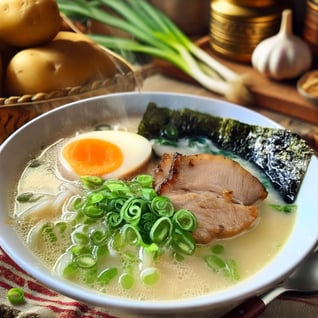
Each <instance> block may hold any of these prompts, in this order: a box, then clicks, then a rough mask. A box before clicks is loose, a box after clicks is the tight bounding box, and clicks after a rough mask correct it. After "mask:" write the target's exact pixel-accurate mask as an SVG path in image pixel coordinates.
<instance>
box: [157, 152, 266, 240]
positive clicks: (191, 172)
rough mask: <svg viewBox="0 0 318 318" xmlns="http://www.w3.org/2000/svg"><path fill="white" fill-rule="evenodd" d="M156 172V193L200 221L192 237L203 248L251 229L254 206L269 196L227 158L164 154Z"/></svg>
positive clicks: (253, 221)
mask: <svg viewBox="0 0 318 318" xmlns="http://www.w3.org/2000/svg"><path fill="white" fill-rule="evenodd" d="M154 172H155V173H154V186H155V189H156V191H157V192H158V193H159V194H160V195H164V196H167V197H169V198H170V199H171V201H172V203H173V204H174V206H175V209H180V208H184V209H188V210H190V211H192V212H193V213H194V214H195V216H196V217H197V220H198V228H197V229H196V231H195V232H194V233H193V236H194V238H195V240H196V242H197V243H201V244H206V243H209V242H210V241H212V240H213V239H215V238H228V237H232V236H235V235H238V234H240V233H242V232H244V231H245V230H247V229H248V228H250V227H251V226H252V225H253V224H254V223H255V222H256V220H257V219H258V210H257V207H256V206H255V205H254V204H255V203H256V202H258V201H260V200H264V199H265V198H266V196H267V191H266V190H265V188H264V186H263V185H262V184H261V183H260V182H259V180H258V179H257V178H256V177H254V176H253V175H252V174H250V173H249V172H248V171H247V170H245V169H244V168H243V167H242V166H241V165H240V164H239V163H237V162H235V161H233V160H231V159H228V158H226V157H224V156H219V155H211V154H198V155H181V154H178V153H175V154H164V155H163V156H162V158H161V160H160V162H159V163H158V166H157V167H156V169H155V171H154Z"/></svg>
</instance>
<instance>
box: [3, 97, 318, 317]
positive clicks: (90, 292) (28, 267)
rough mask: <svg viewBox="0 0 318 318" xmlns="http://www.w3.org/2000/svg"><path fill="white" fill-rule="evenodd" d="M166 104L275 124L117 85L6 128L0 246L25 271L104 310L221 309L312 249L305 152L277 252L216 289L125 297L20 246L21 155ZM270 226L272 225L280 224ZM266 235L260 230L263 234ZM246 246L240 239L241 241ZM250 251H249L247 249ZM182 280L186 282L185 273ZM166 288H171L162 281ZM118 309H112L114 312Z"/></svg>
mask: <svg viewBox="0 0 318 318" xmlns="http://www.w3.org/2000/svg"><path fill="white" fill-rule="evenodd" d="M150 102H154V103H156V104H157V105H159V106H162V107H169V108H172V109H182V108H185V107H187V108H192V109H194V110H198V111H200V112H204V113H208V114H212V115H215V116H220V117H226V118H233V119H237V120H239V121H242V122H246V123H248V124H253V125H260V126H266V127H273V128H280V126H279V125H278V124H277V123H275V122H273V121H272V120H270V119H268V118H266V117H264V116H262V115H260V114H258V113H256V112H254V111H251V110H249V109H247V108H244V107H241V106H238V105H234V104H231V103H228V102H224V101H219V100H216V99H210V98H204V97H197V96H190V95H183V94H170V93H152V92H149V93H139V92H133V93H118V94H110V95H105V96H98V97H92V98H89V99H85V100H81V101H77V102H73V103H70V104H67V105H65V106H61V107H59V108H57V109H54V110H51V111H49V112H47V113H45V114H43V115H40V116H39V117H37V118H36V119H33V120H32V121H30V122H29V123H27V124H26V125H25V126H23V127H22V128H20V129H19V130H17V131H16V132H15V133H14V134H12V135H11V136H10V137H9V138H8V139H7V140H6V141H5V142H4V143H3V144H2V145H1V153H0V165H1V167H2V169H1V170H0V182H1V191H0V222H1V231H0V244H1V247H2V248H3V250H4V251H5V252H6V253H7V254H8V255H9V256H10V257H11V258H12V259H13V260H14V261H15V262H16V263H17V264H18V265H19V266H20V267H21V268H22V269H23V270H25V271H26V272H27V273H28V274H29V275H31V276H32V277H34V278H35V279H37V280H38V281H39V282H41V283H42V284H44V285H45V286H47V287H49V288H51V289H53V290H55V291H58V292H60V293H62V294H64V295H66V296H68V297H71V298H74V299H77V300H80V301H83V302H85V303H88V304H92V305H96V306H100V307H103V308H106V309H107V310H109V311H110V312H115V313H120V312H124V313H125V314H124V316H125V317H126V316H127V315H128V314H129V313H130V314H136V315H137V314H138V315H139V314H140V315H164V314H167V315H169V314H182V315H183V314H184V315H185V314H186V313H189V312H197V313H199V312H204V311H209V312H212V311H216V312H217V311H219V310H220V311H221V310H223V308H229V306H233V305H234V304H236V303H238V302H240V301H242V300H244V299H246V298H247V297H249V296H252V295H257V294H260V293H262V292H264V291H266V290H267V289H269V288H270V287H272V286H274V285H275V284H277V283H279V282H280V281H281V280H282V279H284V278H285V277H287V275H288V274H290V273H291V271H292V270H293V269H295V267H296V266H298V265H299V264H300V263H301V261H302V260H303V259H304V258H305V257H306V256H307V255H308V254H309V253H310V252H311V251H312V250H313V249H314V247H315V245H316V243H317V239H318V196H317V195H316V189H317V188H318V179H317V177H316V176H317V173H318V161H317V158H316V157H312V159H311V161H310V164H309V167H308V169H307V172H306V175H305V177H304V180H303V182H302V185H301V188H300V191H299V193H298V196H297V200H296V204H297V206H298V209H297V212H296V216H295V221H294V223H293V226H292V229H291V231H290V234H289V235H288V237H287V238H286V240H285V242H284V244H282V246H281V247H280V248H279V250H278V251H277V253H276V254H275V255H274V256H273V257H272V258H271V259H270V260H269V261H268V262H266V263H265V264H264V265H263V266H262V267H261V268H260V269H259V270H257V271H256V272H255V273H253V274H252V275H250V276H248V277H247V278H246V279H242V280H239V281H238V282H236V283H235V284H233V285H231V286H228V287H227V288H224V289H221V290H218V291H216V292H209V293H206V294H204V293H201V294H200V295H196V296H195V297H191V296H189V297H186V298H180V299H178V298H177V299H173V300H162V301H161V300H159V301H158V300H153V299H147V298H144V299H131V298H127V297H120V296H112V295H110V294H108V293H107V292H98V291H96V290H94V289H92V288H89V287H85V286H82V285H79V284H77V283H75V282H71V281H69V280H67V279H65V278H62V277H60V276H57V275H56V274H55V273H54V272H52V270H51V269H49V268H47V267H46V266H45V265H44V263H43V262H42V261H41V260H40V259H39V258H38V257H37V256H36V255H35V254H34V253H33V252H32V251H31V250H30V249H29V248H28V247H27V245H26V243H25V242H24V241H23V240H22V239H21V237H20V236H19V235H17V232H16V231H15V229H14V228H13V227H12V225H10V224H11V222H8V220H9V214H10V211H11V209H12V208H13V203H12V201H13V199H14V198H13V193H14V192H15V189H16V185H17V182H18V179H19V178H20V176H21V173H22V171H23V169H24V167H25V165H26V163H27V162H28V161H29V160H31V159H32V158H34V156H35V155H36V154H39V153H40V152H41V151H42V150H43V149H44V148H45V147H47V146H49V145H51V144H54V143H55V142H56V141H57V140H60V139H62V138H64V137H65V136H69V135H70V134H74V133H75V132H76V131H79V130H81V129H84V128H85V127H95V126H96V125H99V124H105V123H106V124H107V122H108V120H109V118H115V121H121V123H123V125H127V126H129V125H130V123H131V120H130V119H131V118H138V116H139V117H140V118H141V116H142V114H143V113H144V111H145V109H146V107H147V105H148V103H150ZM280 228H281V227H280V226H277V231H280ZM262 239H263V240H266V238H262ZM244 248H246V247H242V249H244ZM251 258H252V257H251ZM187 284H189V286H191V285H192V284H193V282H192V281H188V282H187ZM166 288H167V289H169V288H171V287H170V286H166ZM118 315H119V314H118Z"/></svg>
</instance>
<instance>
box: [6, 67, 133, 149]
mask: <svg viewBox="0 0 318 318" xmlns="http://www.w3.org/2000/svg"><path fill="white" fill-rule="evenodd" d="M137 75H138V74H136V73H135V72H133V71H131V72H129V73H126V74H120V73H118V74H116V75H115V76H114V77H113V78H108V79H105V80H99V81H94V82H92V83H89V84H87V85H85V86H78V87H70V88H65V89H63V90H59V91H54V92H51V93H48V94H46V93H38V94H35V95H24V96H11V97H8V98H0V143H2V142H3V141H4V140H5V139H6V138H7V137H8V136H9V135H10V134H12V133H13V132H14V131H15V130H16V129H17V128H19V127H21V126H22V125H24V124H25V123H27V122H28V121H29V120H31V119H33V118H35V117H37V116H38V115H40V114H43V113H45V112H47V111H49V110H51V109H53V108H56V107H59V106H61V105H64V104H67V103H70V102H73V101H77V100H80V99H84V98H88V97H93V96H98V95H103V94H108V93H116V92H125V91H132V90H134V89H135V88H136V86H137V80H136V76H137Z"/></svg>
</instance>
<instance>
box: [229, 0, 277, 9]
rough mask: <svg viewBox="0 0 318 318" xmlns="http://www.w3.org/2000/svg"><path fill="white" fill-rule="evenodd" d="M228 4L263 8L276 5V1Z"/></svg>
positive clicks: (244, 0)
mask: <svg viewBox="0 0 318 318" xmlns="http://www.w3.org/2000/svg"><path fill="white" fill-rule="evenodd" d="M228 2H230V3H233V4H236V5H238V6H244V7H250V8H263V7H267V6H272V5H275V4H276V2H277V1H276V0H228Z"/></svg>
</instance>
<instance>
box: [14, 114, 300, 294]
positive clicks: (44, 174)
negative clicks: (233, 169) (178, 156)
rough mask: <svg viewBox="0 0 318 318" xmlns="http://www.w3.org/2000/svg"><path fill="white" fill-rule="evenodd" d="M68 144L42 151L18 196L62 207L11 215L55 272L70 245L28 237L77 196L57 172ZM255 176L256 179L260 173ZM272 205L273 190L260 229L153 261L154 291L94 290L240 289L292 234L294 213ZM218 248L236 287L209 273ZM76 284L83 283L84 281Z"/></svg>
mask: <svg viewBox="0 0 318 318" xmlns="http://www.w3.org/2000/svg"><path fill="white" fill-rule="evenodd" d="M138 122H139V120H138V119H136V120H131V121H130V122H129V126H128V124H127V122H126V123H125V124H122V123H119V124H118V125H116V129H127V130H129V131H136V127H137V124H138ZM65 142H66V140H64V139H61V140H59V141H57V142H56V143H55V144H53V145H51V146H49V147H47V148H46V149H45V150H44V151H42V152H41V154H39V157H38V159H39V160H40V161H41V162H42V163H43V164H41V165H39V166H38V167H36V168H30V167H28V166H27V167H26V168H25V170H24V172H23V174H22V175H21V178H20V180H19V183H18V186H17V194H20V193H25V192H36V193H41V194H49V195H51V196H52V197H54V196H56V195H57V194H58V193H66V194H65V196H64V197H62V199H61V202H59V203H58V204H57V205H55V206H58V208H57V209H56V208H54V207H52V205H47V206H46V205H45V204H44V205H43V206H44V207H43V208H42V209H37V211H36V212H34V209H33V207H34V206H35V205H37V206H38V205H39V203H41V200H42V201H43V200H44V199H43V198H40V199H39V200H37V201H36V202H31V203H18V202H15V204H14V209H13V212H12V217H13V219H14V226H15V228H16V231H17V233H18V234H19V236H20V237H21V238H22V240H23V241H25V242H26V244H27V245H28V246H29V247H30V248H31V250H32V251H33V252H34V253H35V254H36V255H37V256H38V257H39V259H40V260H41V261H42V262H43V263H44V264H45V265H46V266H48V267H49V268H51V269H52V270H53V268H54V266H55V263H56V261H57V259H58V258H59V257H60V255H61V253H63V251H64V249H66V248H67V247H68V246H69V242H68V241H67V240H65V241H64V243H65V244H64V246H63V244H62V245H61V244H59V245H58V246H53V247H52V246H50V244H46V243H45V242H40V243H39V244H34V242H32V244H31V243H30V242H31V241H30V239H29V235H30V230H31V229H32V228H33V227H34V226H35V225H36V224H37V223H38V222H43V221H46V220H48V221H56V220H58V219H59V217H60V216H61V211H62V210H63V209H65V207H66V206H67V205H66V203H67V202H68V200H70V198H71V196H72V195H74V193H76V191H77V188H78V184H77V182H68V181H67V180H65V179H63V178H62V177H61V175H60V174H59V173H58V172H57V166H58V162H57V153H58V151H59V149H60V148H61V146H62V145H63V144H64V143H65ZM246 167H247V168H248V169H249V170H251V171H252V170H253V168H251V166H250V165H248V166H246ZM152 169H153V162H152V163H151V164H150V165H149V167H148V168H147V169H146V170H145V172H150V171H152ZM254 172H255V174H257V171H254ZM67 193H69V195H67ZM44 197H47V196H44ZM272 203H276V204H284V203H283V202H282V201H281V200H280V198H279V197H278V195H277V193H276V192H275V191H273V190H270V191H269V195H268V197H267V199H266V200H265V201H264V202H262V203H261V204H260V206H259V219H258V222H257V224H255V225H254V226H253V227H252V228H251V229H249V230H248V231H247V232H245V233H243V234H241V235H239V236H237V237H234V238H231V239H222V240H215V241H213V242H212V243H211V244H210V246H198V248H197V250H196V252H195V254H194V255H192V256H187V257H185V259H184V260H183V261H181V262H177V261H176V260H174V259H173V258H172V257H171V255H164V256H162V257H160V258H159V259H158V260H156V261H155V265H156V267H157V268H159V271H160V280H159V282H157V283H156V284H155V285H154V286H145V285H144V284H143V283H142V282H140V281H138V280H136V283H135V285H134V286H133V288H131V289H128V290H127V289H123V288H122V287H121V286H119V284H118V283H117V281H116V280H113V281H112V282H111V283H110V284H109V285H107V286H106V287H101V286H100V285H98V284H94V283H93V284H92V285H90V287H92V288H94V289H96V290H100V291H101V292H106V293H107V294H112V295H117V296H125V297H129V298H137V299H147V300H149V299H151V300H173V299H180V298H187V297H193V296H200V295H202V294H206V293H213V292H218V291H220V290H223V289H225V288H229V287H231V286H233V284H238V283H239V282H240V281H242V280H245V279H247V278H249V277H251V276H252V275H254V274H255V273H257V272H258V271H259V270H260V269H262V268H263V267H264V266H265V265H266V264H267V263H269V262H271V260H273V258H274V257H275V256H276V255H277V254H278V253H279V251H280V249H281V247H282V246H283V245H284V243H285V242H286V240H287V239H288V237H289V235H290V233H291V231H292V228H293V225H294V222H295V218H296V212H293V213H289V214H286V213H282V212H278V211H276V210H274V209H273V208H271V207H270V206H269V204H272ZM32 211H33V212H32ZM28 242H29V243H28ZM215 244H222V245H223V246H224V253H223V254H222V257H223V258H224V259H233V260H235V261H236V263H237V268H238V271H239V275H240V280H239V281H238V282H234V283H233V282H232V281H229V280H228V279H227V278H226V277H224V275H223V274H222V273H216V272H214V271H213V270H211V269H210V268H209V267H208V266H207V265H206V264H205V262H204V261H203V257H204V256H205V255H208V254H211V246H213V245H215ZM76 279H77V280H78V282H79V283H82V284H83V282H81V277H80V276H79V277H77V278H76ZM167 286H169V288H167Z"/></svg>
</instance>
